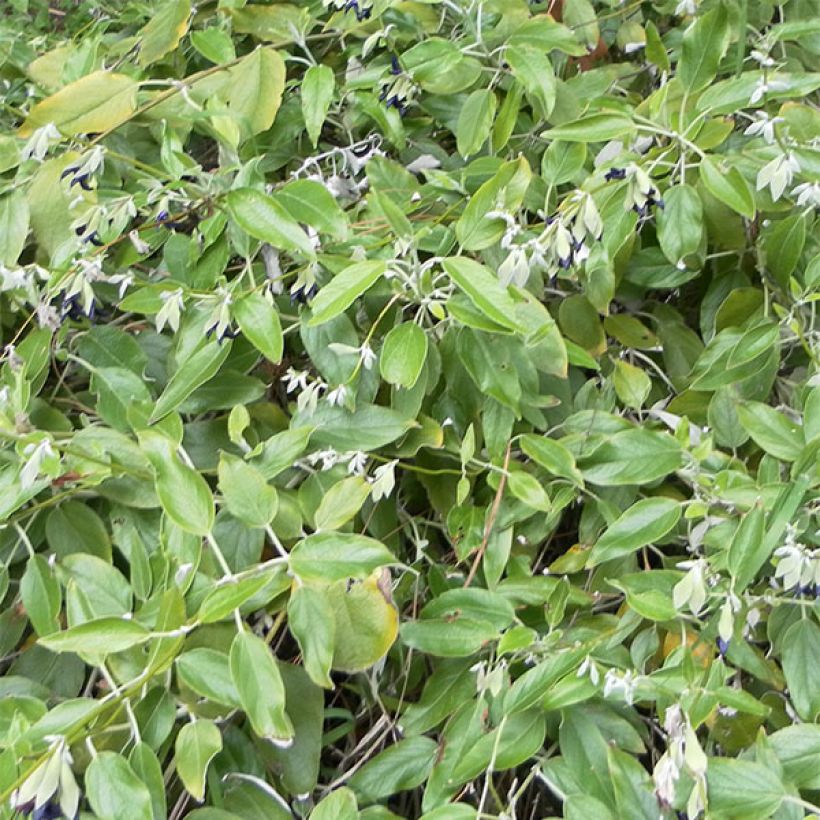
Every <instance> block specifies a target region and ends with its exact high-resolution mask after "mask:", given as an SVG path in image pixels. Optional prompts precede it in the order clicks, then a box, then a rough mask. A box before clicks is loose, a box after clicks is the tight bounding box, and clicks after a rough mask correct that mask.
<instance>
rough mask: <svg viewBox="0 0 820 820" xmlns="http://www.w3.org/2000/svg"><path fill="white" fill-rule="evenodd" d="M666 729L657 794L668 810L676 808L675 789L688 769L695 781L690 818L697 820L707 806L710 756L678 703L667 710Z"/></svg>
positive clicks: (656, 778)
mask: <svg viewBox="0 0 820 820" xmlns="http://www.w3.org/2000/svg"><path fill="white" fill-rule="evenodd" d="M663 726H664V729H665V730H666V736H667V737H666V751H665V752H664V753H663V755H661V757H660V759H659V760H658V762H657V764H656V765H655V769H654V771H653V772H652V780H653V781H654V783H655V795H656V796H657V798H658V802H660V804H661V805H662V806H664V807H665V808H669V807H671V806H672V804H673V802H674V800H675V790H676V785H677V782H678V780H679V778H680V774H681V771H683V770H684V769H685V770H686V772H687V773H688V774H689V775H690V777H691V778H692V779H693V780H694V785H693V787H692V791H691V793H690V795H689V801H688V803H687V804H686V814H687V816H688V817H697V816H698V815H699V814H700V812H701V811H703V809H704V808H705V807H706V764H707V760H706V755H705V753H704V751H703V749H702V748H701V746H700V742H699V741H698V737H697V735H696V734H695V730H694V729H693V728H692V724H691V723H690V722H689V719H688V718H687V717H686V716H685V715H684V714H683V711H682V710H681V708H680V706H679V705H678V704H673V705H672V706H670V707H669V708H668V709H667V710H666V715H665V716H664V722H663Z"/></svg>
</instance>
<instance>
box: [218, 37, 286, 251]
mask: <svg viewBox="0 0 820 820" xmlns="http://www.w3.org/2000/svg"><path fill="white" fill-rule="evenodd" d="M284 90H285V61H284V60H283V59H282V55H281V54H279V52H278V51H274V50H273V49H270V48H257V49H256V50H254V51H252V52H251V53H250V54H248V55H247V56H246V57H243V58H242V59H241V60H240V61H239V63H238V64H237V65H235V66H234V67H233V68H232V69H231V80H230V94H229V97H228V105H229V107H230V110H231V112H232V113H233V114H234V115H235V116H237V117H238V118H239V121H240V123H241V124H242V125H243V127H244V129H245V131H246V134H247V136H251V137H252V136H253V135H254V134H259V133H261V132H262V131H267V130H268V129H269V128H270V127H271V125H273V121H274V119H275V118H276V113H277V112H278V111H279V105H280V104H281V102H282V94H283V92H284ZM229 207H230V195H229ZM243 227H244V226H243ZM248 233H250V234H251V236H253V235H254V234H253V233H252V232H251V231H248ZM261 238H264V237H257V239H261Z"/></svg>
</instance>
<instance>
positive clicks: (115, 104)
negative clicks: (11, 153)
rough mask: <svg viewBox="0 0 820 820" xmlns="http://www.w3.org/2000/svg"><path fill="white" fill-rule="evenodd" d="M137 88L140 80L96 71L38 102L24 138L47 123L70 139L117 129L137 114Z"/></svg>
mask: <svg viewBox="0 0 820 820" xmlns="http://www.w3.org/2000/svg"><path fill="white" fill-rule="evenodd" d="M137 87H138V83H137V81H136V80H134V79H132V78H131V77H126V76H125V74H114V73H112V72H109V71H95V72H94V73H93V74H88V75H86V76H85V77H82V78H80V79H79V80H77V81H76V82H73V83H71V84H70V85H67V86H66V87H65V88H61V89H60V90H59V91H58V92H57V93H56V94H52V95H51V96H50V97H46V99H44V100H43V101H42V102H39V103H37V105H35V106H34V108H32V109H31V113H30V114H29V115H28V117H27V118H26V121H25V122H24V123H23V125H22V126H21V128H20V132H19V133H20V136H21V137H27V136H29V135H30V134H31V133H32V131H35V130H36V129H38V128H40V127H42V126H43V125H46V124H47V123H54V125H56V126H57V128H59V129H60V131H62V132H63V134H67V135H69V136H73V135H74V134H90V133H93V132H96V131H107V130H109V129H110V128H115V127H116V126H118V125H120V124H121V123H123V122H125V121H126V120H127V119H128V118H129V117H130V116H131V114H132V113H133V112H134V111H135V109H136V107H137Z"/></svg>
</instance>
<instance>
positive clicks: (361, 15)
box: [356, 9, 371, 23]
mask: <svg viewBox="0 0 820 820" xmlns="http://www.w3.org/2000/svg"><path fill="white" fill-rule="evenodd" d="M370 14H371V9H360V10H359V11H357V12H356V19H357V20H358V21H359V22H360V23H361V22H362V20H369V19H370Z"/></svg>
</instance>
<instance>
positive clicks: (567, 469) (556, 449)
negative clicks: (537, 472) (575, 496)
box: [519, 433, 584, 487]
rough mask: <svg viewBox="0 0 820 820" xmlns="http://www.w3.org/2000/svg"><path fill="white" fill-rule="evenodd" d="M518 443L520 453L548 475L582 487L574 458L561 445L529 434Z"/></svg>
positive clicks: (552, 440)
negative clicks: (567, 480)
mask: <svg viewBox="0 0 820 820" xmlns="http://www.w3.org/2000/svg"><path fill="white" fill-rule="evenodd" d="M519 441H520V444H521V449H522V451H523V452H524V453H525V454H526V455H528V456H529V457H530V458H531V459H532V460H533V461H534V462H535V463H536V464H538V465H540V466H541V467H543V468H544V469H545V470H546V471H547V472H548V473H551V474H552V475H555V476H560V477H562V478H566V479H569V480H570V481H571V482H572V483H573V484H577V485H578V486H579V487H581V486H583V484H584V478H583V476H582V475H581V473H580V471H579V470H578V467H577V466H576V465H575V458H574V457H573V455H572V453H571V452H570V451H569V450H568V449H567V448H566V447H564V445H563V444H561V443H560V442H558V441H556V440H555V439H551V438H546V437H542V436H536V435H533V434H531V433H527V434H526V435H523V436H522V437H521V438H520V439H519Z"/></svg>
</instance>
